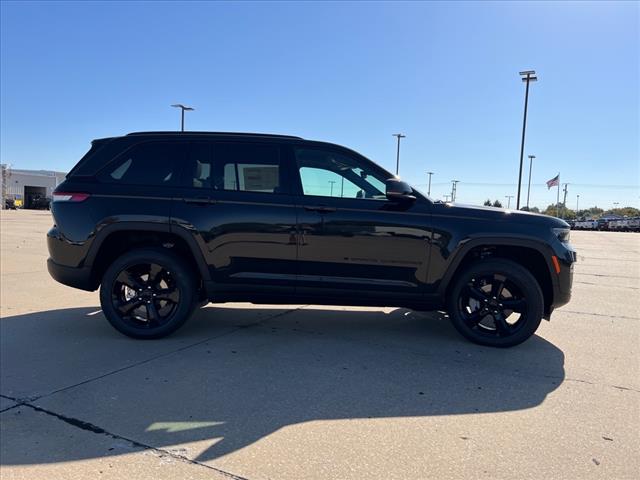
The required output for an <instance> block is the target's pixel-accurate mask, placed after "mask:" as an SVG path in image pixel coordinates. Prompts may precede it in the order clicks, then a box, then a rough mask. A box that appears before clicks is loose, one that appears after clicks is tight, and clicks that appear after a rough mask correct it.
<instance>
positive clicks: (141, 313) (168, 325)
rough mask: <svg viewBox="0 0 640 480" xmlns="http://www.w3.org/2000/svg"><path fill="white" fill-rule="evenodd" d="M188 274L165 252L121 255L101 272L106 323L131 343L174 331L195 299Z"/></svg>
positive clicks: (102, 300)
mask: <svg viewBox="0 0 640 480" xmlns="http://www.w3.org/2000/svg"><path fill="white" fill-rule="evenodd" d="M197 291H198V289H197V286H196V282H195V279H194V274H193V272H192V271H191V269H190V268H189V267H188V266H187V265H186V264H185V263H184V262H183V261H182V260H181V259H180V258H178V257H177V256H175V255H173V254H172V253H170V252H168V251H166V250H165V249H155V248H145V249H139V250H133V251H130V252H127V253H125V254H124V255H122V256H121V257H119V258H118V259H117V260H115V261H114V262H113V263H112V264H111V265H110V266H109V268H107V270H106V272H105V273H104V276H103V277H102V284H101V286H100V304H101V305H102V311H103V312H104V314H105V316H106V317H107V320H108V321H109V323H111V325H113V327H114V328H115V329H116V330H118V331H119V332H121V333H124V334H125V335H128V336H129V337H133V338H161V337H164V336H167V335H169V334H170V333H173V332H174V331H175V330H177V329H178V328H180V327H181V326H182V325H183V324H184V322H186V321H187V319H188V318H189V317H190V316H191V313H192V312H193V309H194V307H195V304H196V300H197Z"/></svg>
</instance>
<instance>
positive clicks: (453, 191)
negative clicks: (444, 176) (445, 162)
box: [451, 180, 460, 202]
mask: <svg viewBox="0 0 640 480" xmlns="http://www.w3.org/2000/svg"><path fill="white" fill-rule="evenodd" d="M459 182H460V180H451V201H452V202H455V201H456V194H457V193H458V183H459Z"/></svg>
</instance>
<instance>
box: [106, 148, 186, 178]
mask: <svg viewBox="0 0 640 480" xmlns="http://www.w3.org/2000/svg"><path fill="white" fill-rule="evenodd" d="M184 153H185V149H184V145H183V144H181V143H177V142H146V143H141V144H139V145H136V146H134V147H132V148H130V149H129V150H127V151H126V152H125V153H124V154H123V155H121V156H120V157H119V158H118V159H117V160H116V161H115V162H113V163H112V164H109V165H108V166H107V167H106V168H105V169H104V170H102V171H101V172H100V173H99V174H98V178H99V179H100V181H103V182H107V183H121V184H126V185H172V184H173V182H174V181H175V177H176V175H177V173H176V169H177V168H178V167H179V166H180V164H181V163H182V161H183V159H184Z"/></svg>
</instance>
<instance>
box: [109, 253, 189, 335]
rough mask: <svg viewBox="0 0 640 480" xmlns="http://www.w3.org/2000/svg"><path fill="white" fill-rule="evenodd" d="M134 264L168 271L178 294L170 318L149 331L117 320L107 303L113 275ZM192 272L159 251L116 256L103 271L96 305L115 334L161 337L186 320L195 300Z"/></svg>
mask: <svg viewBox="0 0 640 480" xmlns="http://www.w3.org/2000/svg"><path fill="white" fill-rule="evenodd" d="M138 263H155V264H158V265H161V266H162V267H164V268H166V269H167V270H169V271H170V272H171V275H172V276H173V278H174V280H175V282H176V285H177V288H178V291H179V295H180V301H179V303H178V306H177V308H176V311H175V312H174V313H173V314H172V317H171V319H170V320H169V321H168V322H167V323H165V324H163V325H161V326H159V327H157V328H153V329H144V328H135V327H133V326H131V325H129V324H128V323H126V322H125V321H123V320H122V319H121V318H120V315H119V314H118V312H117V311H116V309H115V307H114V306H113V303H112V301H111V293H112V289H113V285H114V283H115V280H116V278H117V276H118V275H119V274H120V272H122V270H124V269H126V268H128V267H130V266H133V265H135V264H138ZM196 290H197V289H196V286H195V281H194V278H193V273H192V272H191V270H190V269H189V268H188V267H187V266H186V265H185V263H184V262H183V261H182V260H180V258H178V257H177V256H176V255H174V254H172V253H170V252H166V251H163V250H162V249H152V248H145V249H138V250H132V251H130V252H127V253H125V254H124V255H122V256H120V257H118V258H117V259H116V260H115V261H114V262H113V263H112V264H111V265H110V266H109V267H108V268H107V270H106V271H105V273H104V275H103V277H102V283H101V285H100V304H101V306H102V311H103V313H104V315H105V317H106V318H107V320H108V321H109V323H110V324H111V325H112V326H113V327H114V328H115V329H116V330H118V331H119V332H121V333H123V334H125V335H127V336H129V337H133V338H140V339H153V338H161V337H165V336H167V335H169V334H171V333H173V332H174V331H175V330H177V329H178V328H180V327H181V326H182V325H183V324H184V323H185V322H186V321H187V319H188V318H189V317H190V315H191V313H192V311H193V308H194V306H195V300H196V294H195V292H196Z"/></svg>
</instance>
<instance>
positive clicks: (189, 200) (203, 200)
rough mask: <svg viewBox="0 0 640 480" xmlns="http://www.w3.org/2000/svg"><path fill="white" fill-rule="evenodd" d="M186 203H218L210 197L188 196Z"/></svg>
mask: <svg viewBox="0 0 640 480" xmlns="http://www.w3.org/2000/svg"><path fill="white" fill-rule="evenodd" d="M184 202H185V203H191V204H194V205H210V204H212V203H216V201H215V200H212V199H211V198H210V197H204V196H203V197H187V198H185V199H184Z"/></svg>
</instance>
